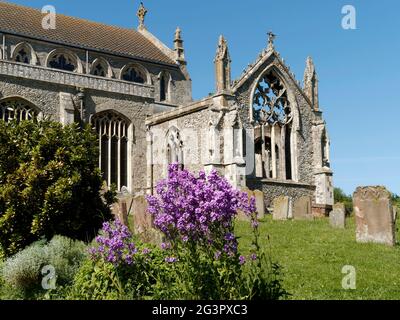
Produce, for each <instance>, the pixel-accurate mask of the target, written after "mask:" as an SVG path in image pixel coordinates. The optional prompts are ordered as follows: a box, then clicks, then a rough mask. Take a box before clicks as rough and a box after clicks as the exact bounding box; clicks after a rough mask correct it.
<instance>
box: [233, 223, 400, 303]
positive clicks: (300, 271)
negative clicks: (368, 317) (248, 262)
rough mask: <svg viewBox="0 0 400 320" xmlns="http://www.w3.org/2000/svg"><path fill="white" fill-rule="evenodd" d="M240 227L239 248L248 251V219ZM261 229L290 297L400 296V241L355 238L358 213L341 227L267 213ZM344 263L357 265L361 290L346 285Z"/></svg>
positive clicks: (250, 235)
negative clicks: (370, 241)
mask: <svg viewBox="0 0 400 320" xmlns="http://www.w3.org/2000/svg"><path fill="white" fill-rule="evenodd" d="M236 232H237V234H238V235H239V236H240V240H239V242H240V245H239V247H240V250H241V252H243V253H246V254H247V253H248V252H249V250H250V249H251V242H252V232H251V228H250V226H249V223H248V222H243V221H238V222H237V225H236ZM260 232H261V237H262V245H263V247H265V248H267V249H268V252H270V254H271V256H272V259H273V261H275V262H278V263H279V264H280V265H281V266H282V271H283V287H284V288H285V289H286V290H287V291H288V292H289V293H290V294H291V296H290V299H295V300H326V299H328V300H342V299H351V300H358V299H362V300H367V299H368V300H375V299H382V300H389V299H396V300H398V299H400V246H399V245H397V246H396V247H394V248H392V247H388V246H385V245H380V244H359V243H356V241H355V222H354V218H349V219H347V228H346V229H345V230H339V229H333V228H331V227H330V225H329V220H328V219H320V220H315V221H273V220H272V219H271V217H268V218H266V219H265V220H263V221H262V222H261V224H260ZM268 236H269V241H268V240H267V237H268ZM399 236H400V235H399V232H398V231H397V239H400V238H399ZM345 265H351V266H354V267H355V268H356V272H357V274H356V287H357V289H356V290H344V289H343V288H342V279H343V277H344V276H345V274H342V268H343V266H345Z"/></svg>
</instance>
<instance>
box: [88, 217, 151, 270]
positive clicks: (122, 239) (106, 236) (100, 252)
mask: <svg viewBox="0 0 400 320" xmlns="http://www.w3.org/2000/svg"><path fill="white" fill-rule="evenodd" d="M96 242H97V246H96V247H93V248H90V249H89V253H90V255H91V257H92V259H93V260H99V259H103V260H104V261H106V262H109V263H112V264H114V265H116V266H118V265H120V264H127V265H132V264H133V263H134V258H135V255H136V254H137V253H138V249H137V248H136V246H135V243H134V242H132V234H131V232H130V231H129V229H128V227H127V226H125V225H124V224H123V223H122V222H121V221H119V220H118V219H117V220H115V221H114V222H104V223H103V229H102V230H101V232H100V235H99V236H97V237H96ZM143 251H144V252H143ZM143 251H142V253H145V252H147V251H146V250H145V249H144V250H143Z"/></svg>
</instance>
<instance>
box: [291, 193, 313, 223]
mask: <svg viewBox="0 0 400 320" xmlns="http://www.w3.org/2000/svg"><path fill="white" fill-rule="evenodd" d="M311 210H312V206H311V197H300V198H298V199H297V200H296V201H295V202H294V205H293V219H295V220H312V219H314V217H313V215H312V211H311Z"/></svg>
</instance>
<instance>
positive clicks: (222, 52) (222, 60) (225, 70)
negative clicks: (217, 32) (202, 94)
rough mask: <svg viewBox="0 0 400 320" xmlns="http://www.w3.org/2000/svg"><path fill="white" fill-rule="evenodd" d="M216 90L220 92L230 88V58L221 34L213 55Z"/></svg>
mask: <svg viewBox="0 0 400 320" xmlns="http://www.w3.org/2000/svg"><path fill="white" fill-rule="evenodd" d="M214 64H215V78H216V91H217V93H221V92H223V91H226V90H230V88H231V58H230V56H229V50H228V44H227V42H226V40H225V38H224V37H223V36H222V35H221V36H220V37H219V40H218V47H217V53H216V55H215V60H214Z"/></svg>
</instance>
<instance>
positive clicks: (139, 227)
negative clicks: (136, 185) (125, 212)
mask: <svg viewBox="0 0 400 320" xmlns="http://www.w3.org/2000/svg"><path fill="white" fill-rule="evenodd" d="M147 208H148V207H147V200H146V197H145V196H136V197H134V198H133V202H132V215H133V233H134V234H135V235H137V236H139V238H140V239H141V240H142V241H144V242H150V243H153V244H155V245H160V244H161V243H162V242H163V235H162V234H161V232H159V231H158V230H156V229H155V228H154V225H153V217H152V215H151V214H149V213H148V212H147Z"/></svg>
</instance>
